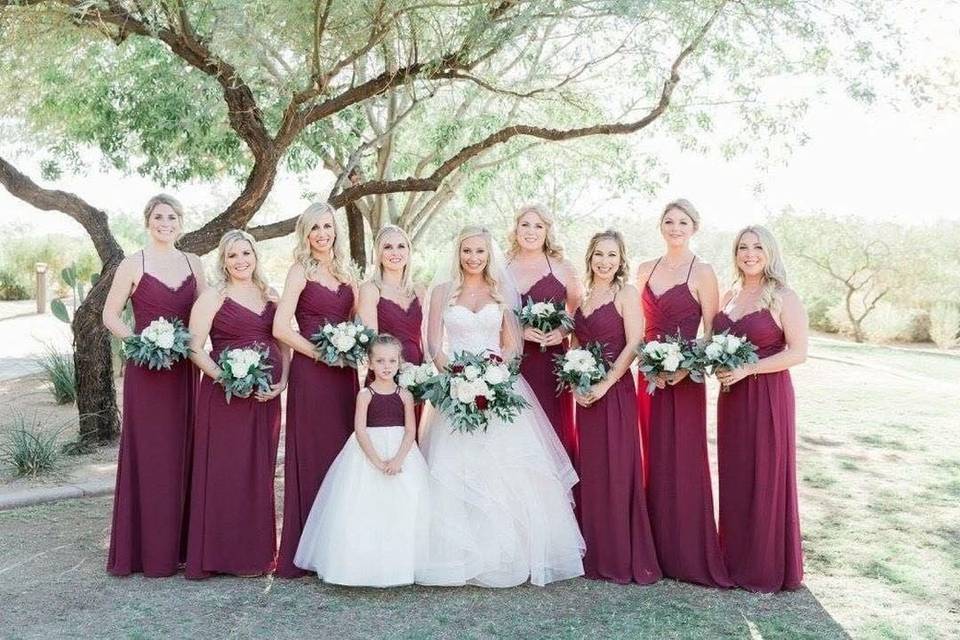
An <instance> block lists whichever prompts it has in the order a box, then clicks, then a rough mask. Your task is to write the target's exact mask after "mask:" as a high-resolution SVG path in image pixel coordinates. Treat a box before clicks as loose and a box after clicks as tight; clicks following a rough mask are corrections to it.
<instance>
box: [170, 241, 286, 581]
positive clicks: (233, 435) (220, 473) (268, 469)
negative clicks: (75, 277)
mask: <svg viewBox="0 0 960 640" xmlns="http://www.w3.org/2000/svg"><path fill="white" fill-rule="evenodd" d="M216 275H217V277H218V279H219V283H218V286H216V287H211V288H210V289H207V290H206V291H205V292H204V293H203V294H201V295H200V297H199V298H197V302H196V303H195V304H194V305H193V311H192V312H191V314H190V349H191V353H190V359H191V360H193V362H194V363H195V364H196V365H197V366H198V367H199V368H200V370H201V371H202V372H203V379H202V380H201V382H200V391H199V395H198V399H197V419H196V433H195V436H194V452H193V478H192V490H191V493H190V534H189V538H188V542H187V570H186V577H187V578H194V579H196V578H206V577H208V576H210V575H211V574H214V573H228V574H233V575H238V576H254V575H262V574H264V573H268V572H270V571H272V570H273V568H274V564H275V559H276V550H277V535H276V521H275V515H274V500H273V476H274V467H275V466H276V462H277V445H278V443H279V437H280V393H281V392H282V391H283V389H284V388H285V387H286V385H287V372H288V370H289V367H290V354H289V351H288V350H287V349H286V348H284V347H282V346H281V345H279V344H278V343H277V341H276V340H274V338H273V334H272V333H271V328H272V326H273V315H274V313H275V312H276V300H277V292H276V291H274V290H273V289H272V288H270V287H269V286H268V285H267V283H266V281H265V280H264V279H263V276H262V275H261V273H260V263H259V260H258V256H257V243H256V242H255V241H254V239H253V236H251V235H250V234H249V233H247V232H246V231H241V230H239V229H234V230H232V231H228V232H226V233H225V234H223V237H222V238H221V239H220V247H219V249H218V253H217V274H216ZM207 337H209V338H210V341H211V343H212V345H213V350H212V351H211V352H210V353H209V354H208V353H207V352H206V351H205V350H204V346H205V344H206V342H207ZM239 347H256V348H259V349H265V350H266V351H267V353H268V359H269V362H270V365H271V366H272V369H271V372H270V373H271V378H272V380H273V384H271V386H270V391H268V392H257V393H256V394H254V395H251V396H250V397H249V398H238V397H233V398H232V399H231V400H230V402H227V399H226V396H225V394H224V390H223V389H222V388H221V387H220V386H219V385H218V384H217V380H218V379H219V377H220V374H221V369H220V367H219V365H218V364H217V358H218V357H219V355H220V354H221V353H222V352H223V351H224V350H225V349H233V348H239Z"/></svg>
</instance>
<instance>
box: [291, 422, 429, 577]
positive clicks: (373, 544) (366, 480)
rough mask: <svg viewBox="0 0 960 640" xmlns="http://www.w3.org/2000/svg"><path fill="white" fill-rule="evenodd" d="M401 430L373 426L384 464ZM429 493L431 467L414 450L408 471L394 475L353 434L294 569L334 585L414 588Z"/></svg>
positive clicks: (320, 497) (316, 506)
mask: <svg viewBox="0 0 960 640" xmlns="http://www.w3.org/2000/svg"><path fill="white" fill-rule="evenodd" d="M403 432H404V429H403V427H375V428H370V429H367V434H369V436H370V441H371V442H372V443H373V446H374V448H375V449H376V451H377V453H378V454H379V455H380V457H381V458H383V459H388V458H391V457H393V456H394V455H395V454H396V452H397V450H398V449H399V448H400V443H401V441H402V440H403ZM428 492H429V483H428V479H427V466H426V463H425V462H424V459H423V456H422V455H421V453H420V450H419V449H418V448H417V447H416V445H414V446H413V448H411V449H410V452H409V453H408V454H407V457H406V458H405V459H404V461H403V471H401V472H400V473H398V474H396V475H393V476H388V475H385V474H384V473H383V472H382V471H380V470H379V469H377V468H376V467H374V466H373V464H372V463H371V462H370V461H369V460H368V459H367V457H366V455H364V453H363V450H362V449H360V445H359V444H358V443H357V436H356V434H352V435H351V436H350V439H349V440H347V443H346V444H345V445H344V447H343V449H342V450H341V451H340V454H339V455H338V456H337V458H336V460H334V462H333V464H332V465H331V466H330V470H329V471H328V472H327V475H326V477H325V478H324V480H323V484H322V485H321V486H320V491H319V492H318V493H317V497H316V499H315V500H314V503H313V508H312V509H311V510H310V516H309V517H308V518H307V522H306V524H305V525H304V527H303V533H302V535H301V536H300V544H299V546H298V547H297V553H296V556H295V557H294V564H295V565H296V566H298V567H300V568H301V569H308V570H310V571H315V572H316V573H317V576H318V577H319V578H320V579H321V580H323V581H324V582H330V583H333V584H342V585H349V586H368V587H392V586H397V585H404V584H412V583H413V581H414V576H415V572H416V567H417V566H418V565H419V563H421V562H423V560H424V558H425V556H426V544H427V528H428V518H429V515H430V510H429V504H428Z"/></svg>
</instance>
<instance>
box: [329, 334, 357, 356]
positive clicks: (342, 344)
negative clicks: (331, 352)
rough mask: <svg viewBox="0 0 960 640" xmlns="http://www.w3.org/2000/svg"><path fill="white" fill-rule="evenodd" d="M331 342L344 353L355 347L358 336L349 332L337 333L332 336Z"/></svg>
mask: <svg viewBox="0 0 960 640" xmlns="http://www.w3.org/2000/svg"><path fill="white" fill-rule="evenodd" d="M330 342H332V343H333V346H334V347H336V348H337V351H341V352H344V353H345V352H347V351H350V349H353V347H354V346H356V344H357V340H356V338H354V337H353V336H352V335H349V334H347V333H335V334H334V335H333V337H331V339H330Z"/></svg>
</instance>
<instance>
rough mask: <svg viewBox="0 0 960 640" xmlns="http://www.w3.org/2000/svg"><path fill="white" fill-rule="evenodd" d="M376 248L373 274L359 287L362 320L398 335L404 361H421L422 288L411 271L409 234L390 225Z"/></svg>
mask: <svg viewBox="0 0 960 640" xmlns="http://www.w3.org/2000/svg"><path fill="white" fill-rule="evenodd" d="M373 250H374V262H373V275H372V276H371V277H370V279H369V280H368V281H367V282H365V283H363V284H362V285H361V286H360V299H359V302H358V304H357V311H358V313H359V315H360V321H361V322H363V324H365V325H366V326H368V327H370V328H371V329H373V330H374V331H377V332H378V333H388V334H390V335H392V336H394V337H396V338H398V339H399V340H400V344H402V345H403V361H404V362H410V363H413V364H421V363H422V362H423V347H422V345H421V328H422V325H423V307H422V299H423V290H422V289H421V288H419V287H415V286H414V284H413V278H412V277H411V273H410V271H411V270H410V253H411V251H412V250H413V248H412V246H411V244H410V237H409V236H408V235H407V232H406V231H404V230H403V229H401V228H400V227H398V226H396V225H392V224H391V225H387V226H385V227H383V228H382V229H380V231H379V232H378V233H377V236H376V238H374V241H373Z"/></svg>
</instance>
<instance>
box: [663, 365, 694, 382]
mask: <svg viewBox="0 0 960 640" xmlns="http://www.w3.org/2000/svg"><path fill="white" fill-rule="evenodd" d="M688 375H690V372H689V371H687V370H686V369H679V370H677V371H674V372H673V373H671V374H668V376H667V384H669V385H675V384H677V383H678V382H680V381H681V380H683V379H684V378H686V377H687V376H688Z"/></svg>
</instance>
